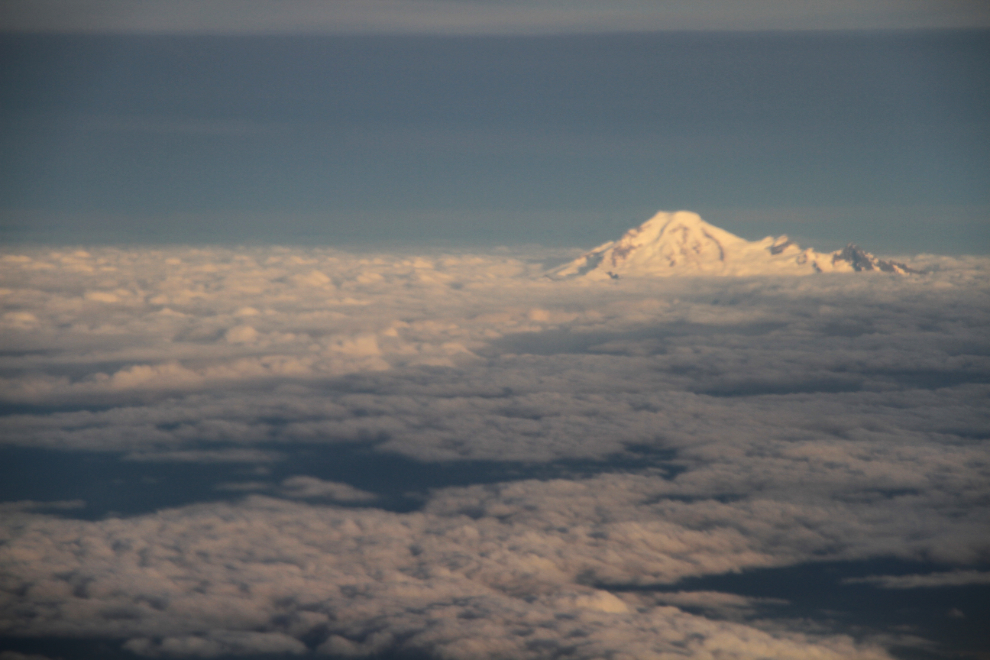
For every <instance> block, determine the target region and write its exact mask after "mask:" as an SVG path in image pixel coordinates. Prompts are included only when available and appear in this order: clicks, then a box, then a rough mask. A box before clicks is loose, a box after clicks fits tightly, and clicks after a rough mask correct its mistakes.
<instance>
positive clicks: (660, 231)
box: [548, 211, 914, 279]
mask: <svg viewBox="0 0 990 660" xmlns="http://www.w3.org/2000/svg"><path fill="white" fill-rule="evenodd" d="M865 270H879V271H885V272H893V273H901V274H905V273H910V272H914V271H912V270H911V269H910V268H908V267H907V266H905V265H904V264H899V263H894V262H891V261H884V260H882V259H879V258H877V257H875V256H873V255H872V254H870V253H869V252H864V251H863V250H861V249H860V248H858V247H856V246H855V245H853V244H852V243H850V244H849V245H848V246H846V247H845V248H844V249H842V250H836V251H835V252H830V253H826V254H822V253H819V252H815V251H814V250H813V249H811V248H807V249H804V250H802V249H801V248H800V247H798V245H797V244H795V243H793V242H792V241H791V240H790V239H788V238H787V236H779V237H777V238H774V237H772V236H768V237H766V238H764V239H763V240H760V241H747V240H746V239H744V238H740V237H739V236H736V235H735V234H731V233H729V232H727V231H725V230H724V229H719V228H718V227H716V226H714V225H710V224H708V223H707V222H705V221H704V220H702V219H701V217H700V216H698V214H697V213H691V212H688V211H678V212H676V213H667V212H664V211H661V212H660V213H657V214H656V215H655V216H653V217H652V218H650V219H649V220H647V221H646V222H644V223H643V224H641V225H640V226H639V227H635V228H633V229H630V230H629V231H627V232H626V233H625V235H624V236H622V238H620V239H619V240H617V241H609V242H608V243H605V244H603V245H599V246H598V247H596V248H595V249H593V250H591V251H590V252H586V253H585V254H583V255H581V256H580V257H578V258H577V259H575V260H574V261H572V262H570V263H567V264H564V265H563V266H560V267H559V268H556V269H554V270H552V271H550V272H549V273H548V275H549V277H551V278H553V279H569V278H573V277H586V278H589V279H609V278H613V279H614V278H619V277H656V276H670V275H736V276H745V275H774V274H781V275H784V274H792V275H802V274H811V273H823V272H853V271H865Z"/></svg>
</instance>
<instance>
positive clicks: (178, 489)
mask: <svg viewBox="0 0 990 660" xmlns="http://www.w3.org/2000/svg"><path fill="white" fill-rule="evenodd" d="M195 447H197V451H189V452H182V451H178V452H164V453H161V454H154V453H149V454H147V455H145V456H142V455H127V454H118V453H116V452H93V451H71V450H57V451H56V450H50V449H35V448H29V447H9V446H7V447H0V462H2V463H3V465H4V466H5V467H4V471H5V478H4V480H3V483H2V485H0V503H2V502H12V503H16V502H25V501H31V502H37V503H38V506H37V509H38V510H40V511H44V512H45V513H48V514H49V515H59V516H61V517H64V518H75V519H79V520H100V519H103V518H107V517H120V516H136V515H141V514H147V513H153V512H155V511H157V510H159V509H165V508H171V507H181V506H186V505H189V504H195V503H199V502H219V501H236V500H239V499H241V498H243V497H244V496H245V495H246V494H250V493H259V494H263V495H269V496H273V497H290V498H291V497H300V495H296V494H294V493H293V492H292V490H291V489H287V488H286V487H285V482H286V480H289V479H294V478H299V477H311V478H315V479H317V480H320V481H326V482H332V483H343V484H347V485H348V486H352V487H353V488H356V489H358V490H359V491H364V492H367V493H370V494H371V495H373V497H369V498H367V499H359V500H356V501H352V502H349V501H346V500H345V501H341V500H340V499H337V498H334V497H333V494H332V493H330V494H329V495H328V496H321V495H320V494H319V493H317V494H315V495H313V496H311V497H306V496H305V493H304V494H303V495H302V499H305V500H307V501H309V502H312V503H317V504H319V503H325V504H326V503H329V504H333V505H335V506H357V507H374V508H378V509H383V510H385V511H395V512H400V513H408V512H410V511H417V510H419V509H420V508H422V506H423V504H424V503H425V502H426V501H427V500H428V498H429V494H430V492H431V491H432V490H435V489H441V488H450V487H456V486H470V485H479V484H494V483H504V482H511V481H522V480H530V479H536V480H542V481H547V480H553V479H586V478H588V477H591V476H594V475H600V474H612V473H614V474H624V473H629V474H633V473H635V474H648V475H651V476H652V477H655V478H658V479H672V478H674V477H675V476H676V475H677V474H679V473H681V472H683V471H684V470H685V467H684V465H683V464H680V463H678V462H676V460H675V459H676V452H675V451H673V450H658V449H657V448H655V447H652V446H633V447H629V448H627V452H625V453H624V454H621V455H617V456H609V457H606V458H605V459H604V460H591V459H560V460H556V461H552V462H547V463H528V462H521V461H496V460H462V461H456V462H450V461H445V462H427V461H419V460H416V459H414V458H410V457H407V456H402V455H399V454H390V453H381V452H377V451H375V447H374V445H368V444H364V443H347V442H343V443H334V444H324V445H321V444H315V443H307V444H296V445H293V444H284V443H278V444H261V445H252V447H253V449H254V451H255V453H262V452H266V451H267V452H268V456H265V457H260V458H261V461H259V457H257V456H253V455H248V456H246V457H243V458H241V457H239V456H238V455H237V454H236V452H235V453H234V455H232V456H230V455H229V454H230V450H229V449H227V448H226V447H225V446H221V445H211V444H210V443H204V442H199V443H196V444H195ZM211 449H221V450H226V451H217V452H214V455H211V454H210V451H211ZM68 500H81V505H77V506H73V507H72V508H68V507H64V508H59V507H45V506H44V503H45V502H52V501H56V502H62V501H68Z"/></svg>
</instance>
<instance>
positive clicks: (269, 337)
mask: <svg viewBox="0 0 990 660" xmlns="http://www.w3.org/2000/svg"><path fill="white" fill-rule="evenodd" d="M541 257H542V255H539V254H537V253H531V254H527V253H523V252H520V253H517V254H511V253H508V252H498V251H496V252H493V253H490V254H479V255H463V254H432V255H404V254H396V255H353V254H346V253H342V252H338V251H333V250H319V249H295V248H292V249H290V248H245V249H240V250H233V249H231V250H225V249H214V248H209V249H206V248H197V249H192V248H170V249H158V250H151V249H140V250H139V249H116V248H100V249H91V250H88V251H85V252H84V251H72V250H49V249H32V250H26V251H21V252H19V253H16V254H14V253H10V254H7V255H4V256H3V257H2V261H0V278H2V281H0V329H2V334H0V349H2V356H0V367H2V369H0V403H2V404H3V406H4V409H5V413H6V414H4V415H3V416H0V437H2V443H3V445H2V446H3V447H5V448H7V449H11V448H15V447H20V448H25V447H27V448H46V449H49V450H86V451H90V452H117V453H118V454H114V455H113V456H114V458H113V459H112V460H117V459H116V457H117V456H119V457H120V458H121V459H123V460H126V461H131V463H128V464H127V465H135V463H133V462H144V463H150V462H156V461H157V462H167V463H170V464H171V465H170V466H169V467H170V468H172V467H176V466H179V467H181V466H182V464H195V465H200V464H215V465H214V466H216V465H225V464H226V465H234V466H236V465H241V466H242V467H243V469H244V471H243V472H242V473H241V475H242V476H243V475H244V474H248V475H249V476H247V477H245V480H244V481H231V479H232V477H231V476H230V474H228V473H225V474H224V476H223V477H222V482H220V483H217V484H214V486H215V489H214V490H213V491H212V492H214V493H216V494H217V496H218V497H219V496H224V494H228V495H229V496H230V497H234V498H239V497H242V496H243V495H244V494H245V493H250V492H263V493H265V494H266V496H265V497H262V496H258V495H249V496H248V497H247V498H246V499H244V500H238V501H234V502H227V503H211V504H199V505H194V506H188V507H184V508H179V509H172V510H166V511H159V512H149V513H147V514H145V515H139V516H135V517H132V518H127V519H119V518H108V519H106V520H98V521H80V520H71V519H68V518H60V517H57V516H56V515H55V514H57V513H59V512H60V511H61V512H71V509H68V508H66V507H68V506H70V505H72V506H77V505H78V503H75V504H73V503H68V504H67V503H62V504H58V503H56V504H52V505H51V508H50V509H44V508H42V507H43V506H44V505H42V504H39V503H38V502H24V501H21V502H16V503H7V504H4V505H2V506H0V515H2V516H3V522H2V523H0V534H2V535H3V544H2V545H0V611H2V614H0V630H2V631H3V632H4V633H11V632H13V631H15V630H16V631H22V632H24V633H27V634H32V635H38V636H47V635H56V634H57V635H70V636H71V635H79V636H87V635H89V636H101V637H107V636H110V637H118V638H127V639H128V640H129V641H128V642H127V645H126V648H127V649H129V650H131V651H133V652H135V653H140V654H144V655H148V656H166V655H188V656H199V657H211V656H217V655H225V654H244V653H262V652H270V653H286V654H290V653H297V652H298V653H303V652H305V653H326V654H331V655H336V656H339V657H348V656H353V657H360V656H362V655H365V656H367V655H373V654H376V653H385V652H391V651H395V650H403V651H409V652H424V653H426V654H429V655H430V656H433V657H444V658H471V657H490V656H497V655H499V654H501V655H502V656H506V657H518V658H542V657H555V656H559V655H561V654H564V653H567V654H569V655H570V656H572V657H578V658H582V657H583V658H595V657H615V658H619V657H624V656H623V654H625V655H626V656H628V657H630V658H632V657H635V658H651V657H656V658H667V657H682V656H684V655H688V656H689V657H699V658H704V657H739V658H743V657H788V658H790V657H814V654H816V653H817V654H818V657H823V658H828V657H836V658H839V657H842V658H846V657H864V658H867V657H878V658H879V657H885V656H884V652H883V651H882V650H879V649H877V648H873V647H871V646H869V645H862V644H860V645H857V644H856V643H854V642H853V641H851V640H850V639H848V638H845V637H843V636H841V635H839V634H832V633H828V632H821V633H820V634H810V633H808V632H807V631H805V632H800V631H799V630H798V629H797V628H795V626H793V625H791V624H790V623H787V622H786V621H784V622H779V621H778V622H769V623H768V622H767V621H765V620H764V619H760V618H758V617H756V615H755V614H754V612H756V611H757V610H759V608H760V607H761V605H760V603H759V602H757V601H754V600H752V599H744V598H742V597H739V596H734V595H732V594H720V593H715V592H711V591H695V592H685V591H684V590H678V591H673V592H670V591H658V592H651V591H649V587H650V586H651V585H654V586H655V585H666V586H667V587H665V588H670V587H669V585H672V584H674V583H676V582H677V581H678V580H679V579H681V578H685V577H691V576H700V575H708V574H715V573H723V572H731V571H738V570H742V569H746V568H755V567H779V566H787V565H791V564H795V563H799V562H807V561H818V560H824V559H829V560H841V559H863V558H871V557H890V556H894V557H901V558H906V559H921V558H924V559H927V560H934V561H939V562H944V563H949V564H955V565H957V566H958V567H959V568H958V570H957V571H954V572H949V573H943V574H941V575H943V576H944V581H945V582H944V583H945V584H962V583H963V582H959V580H963V579H965V580H968V581H969V582H966V583H973V582H974V581H975V582H980V581H981V580H982V578H981V577H980V576H982V575H983V574H984V573H985V571H983V568H982V564H981V562H985V561H986V560H987V558H988V556H990V534H988V531H987V530H990V513H988V510H987V507H986V506H985V504H986V501H987V497H988V496H990V486H988V484H990V455H988V453H987V446H986V438H987V436H988V433H990V418H988V416H987V412H986V410H987V409H986V406H985V402H986V397H987V395H988V393H990V359H988V358H987V356H988V355H990V343H988V340H987V338H986V333H985V329H986V327H987V321H988V320H990V319H988V316H990V311H988V310H990V304H988V303H990V287H988V286H987V282H988V281H990V279H988V277H987V275H988V270H990V261H988V260H987V259H981V258H955V259H952V258H945V257H935V256H921V257H918V258H916V259H912V260H911V263H912V264H913V265H917V266H919V267H923V268H927V269H929V270H931V271H932V272H931V274H929V275H925V276H909V277H897V276H888V275H883V274H880V275H866V276H864V275H822V276H809V277H804V278H799V279H789V278H737V279H720V280H717V281H713V280H708V279H704V278H683V279H665V280H663V281H662V282H655V281H647V280H644V281H631V280H629V281H626V280H620V281H607V282H583V281H573V282H553V281H550V280H548V279H546V278H544V277H542V272H543V266H542V265H541V264H540V262H539V259H540V258H541ZM326 445H340V446H343V445H346V446H349V447H360V448H363V451H364V452H365V453H367V454H371V455H375V453H377V454H378V455H380V456H388V455H392V456H395V455H398V456H401V457H403V458H404V459H407V460H409V461H411V462H416V463H415V464H417V465H429V464H431V463H441V464H445V465H459V464H461V462H465V461H467V462H469V463H464V464H465V465H476V464H479V463H480V464H484V465H500V466H503V467H502V468H501V471H500V472H496V474H498V475H502V476H501V477H499V479H500V482H499V483H492V484H487V485H473V486H464V487H456V488H455V487H439V486H442V484H428V485H427V487H424V488H423V489H422V490H421V491H420V492H417V493H414V495H415V496H416V497H418V498H420V501H421V502H422V507H421V508H420V509H419V510H416V511H412V512H404V513H403V512H395V511H386V510H383V509H381V508H377V507H381V506H384V504H383V502H384V501H385V500H386V499H387V498H385V497H382V496H380V494H379V493H377V492H372V491H374V490H375V489H374V488H373V487H371V486H367V485H362V484H360V483H357V481H356V480H355V482H354V483H349V482H348V479H347V475H344V476H335V477H333V478H326V475H316V474H306V473H304V472H305V470H302V469H299V467H298V464H293V467H292V468H291V470H292V471H288V472H282V473H281V474H280V475H279V476H277V477H271V476H268V475H266V474H265V473H264V472H251V471H250V470H249V469H248V467H249V466H251V465H254V466H257V467H258V468H259V469H262V468H264V469H268V468H272V467H273V466H277V465H286V464H288V462H289V460H290V459H291V457H293V456H294V452H296V451H297V450H299V449H300V447H302V448H313V447H321V446H326ZM108 460H110V459H108ZM238 469H241V468H238ZM287 469H289V468H287ZM465 469H466V470H467V469H469V468H465ZM541 470H542V472H541ZM534 474H537V475H542V476H543V479H542V480H539V479H534V478H532V477H533V476H534ZM220 480H221V477H218V481H220ZM469 481H470V479H466V480H464V481H461V482H459V483H467V482H469ZM431 485H432V486H435V487H433V488H432V489H430V488H428V486H431ZM30 497H32V498H34V499H37V497H36V496H34V495H32V496H30ZM59 497H60V498H61V496H59ZM24 499H26V498H24ZM53 499H55V498H53ZM301 500H302V501H301ZM320 502H323V503H326V502H332V503H335V504H336V505H340V506H321V505H319V503H320ZM44 512H50V513H51V515H43V513H44ZM939 575H940V574H935V575H934V576H933V575H926V576H918V577H917V580H915V582H917V584H918V586H921V584H922V583H928V582H932V581H933V580H935V581H937V580H942V579H943V577H938V576H939ZM960 576H964V577H960ZM974 576H975V577H974ZM908 577H910V576H908ZM908 577H892V576H874V577H873V578H869V580H870V581H869V584H877V585H881V586H904V585H908V583H909V582H911V580H909V579H908ZM888 578H889V579H888ZM926 580H927V581H928V582H925V581H926ZM954 580H955V581H954ZM911 585H914V582H912V583H911ZM636 589H639V590H638V591H637V590H636ZM760 616H764V615H763V614H761V615H760Z"/></svg>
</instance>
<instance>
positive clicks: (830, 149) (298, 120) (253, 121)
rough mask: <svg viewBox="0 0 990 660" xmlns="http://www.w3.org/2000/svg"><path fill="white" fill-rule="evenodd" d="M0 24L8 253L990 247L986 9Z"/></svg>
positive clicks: (182, 6)
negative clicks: (147, 246) (254, 247)
mask: <svg viewBox="0 0 990 660" xmlns="http://www.w3.org/2000/svg"><path fill="white" fill-rule="evenodd" d="M5 6H6V11H5V12H4V19H3V20H2V22H0V26H2V27H3V29H4V30H5V31H4V32H3V33H2V34H0V53H2V55H0V58H2V61H3V62H4V64H5V66H4V67H3V69H2V71H0V99H2V100H0V108H2V113H3V115H2V123H3V127H4V130H3V137H2V144H0V147H2V149H0V151H2V156H0V168H2V169H0V173H2V179H3V182H2V184H0V185H2V188H0V222H2V226H0V231H2V234H0V236H2V237H3V239H4V240H6V241H21V240H28V241H46V242H84V243H87V242H107V241H111V242H113V241H128V242H133V241H139V242H149V241H150V242H159V241H168V242H176V241H178V242H189V241H191V242H198V241H207V242H239V241H248V242H259V241H260V242H279V243H286V242H287V243H294V242H307V243H309V242H313V243H319V244H341V243H379V242H382V241H387V242H390V243H403V242H416V243H432V242H435V241H442V242H443V241H445V242H448V243H484V244H492V243H526V242H536V243H542V244H548V245H586V244H590V243H597V242H601V241H602V240H606V239H609V238H613V237H615V236H616V235H617V234H618V233H620V232H621V231H623V230H624V229H626V228H628V227H630V226H633V225H635V224H638V223H639V222H642V221H643V220H645V219H646V218H647V217H649V215H651V214H652V213H653V212H654V211H655V210H657V209H677V208H686V209H691V210H697V211H699V212H701V213H702V214H703V216H704V217H705V218H706V219H708V220H710V221H712V222H714V223H715V224H718V225H721V226H724V227H726V228H727V229H730V230H731V231H735V232H737V233H740V234H742V235H744V236H746V237H748V238H757V237H761V236H763V235H765V234H770V233H772V234H779V233H785V232H786V233H789V234H791V235H794V236H797V237H799V238H801V239H802V240H804V241H806V242H807V241H813V242H814V244H815V245H816V247H822V248H826V247H833V246H837V245H838V244H840V243H843V242H845V241H847V240H854V241H857V242H859V243H863V244H866V246H867V247H869V248H873V249H874V250H875V251H880V252H885V251H886V252H891V251H895V252H896V251H915V250H935V251H947V252H973V251H975V252H985V251H986V250H987V248H988V239H987V237H988V233H990V232H988V220H987V217H988V213H990V195H988V192H987V191H988V190H990V119H988V118H990V69H988V66H987V65H988V63H990V32H988V31H987V30H986V28H987V26H988V25H990V20H988V15H990V13H988V11H987V9H986V7H985V5H984V4H983V3H977V2H973V3H967V2H949V3H945V2H943V3H932V2H914V3H912V2H898V3H887V2H867V3H848V2H831V3H816V5H815V6H816V9H815V11H814V12H811V11H809V10H806V9H801V10H798V9H795V5H794V3H779V2H749V3H673V4H670V5H665V8H664V9H663V10H658V9H657V8H656V6H655V3H636V2H627V3H619V4H616V5H611V4H610V5H609V6H610V7H611V10H610V11H609V12H602V11H601V10H600V9H597V8H596V7H598V5H596V4H591V3H587V4H582V3H566V4H565V3H553V2H545V3H540V2H537V3H470V2H422V3H412V4H410V3H399V2H381V3H369V2H363V3H358V2H341V3H292V4H290V5H283V4H281V3H279V4H278V5H275V4H271V3H266V2H255V3H238V5H237V7H236V10H235V8H234V6H233V5H230V4H229V3H225V2H207V3H196V5H195V7H193V5H191V4H187V3H181V2H170V3H157V2H149V3H140V4H127V5H126V7H125V6H124V5H120V4H118V3H115V2H83V3H71V4H65V3H59V2H42V3H18V2H8V3H5ZM410 8H414V9H415V11H413V10H411V9H410ZM125 9H126V10H125ZM731 28H739V29H737V30H735V31H731V30H730V31H728V32H726V31H724V30H727V29H731ZM835 28H840V29H844V30H848V29H850V28H869V29H868V30H852V31H845V32H843V31H838V32H837V31H822V30H832V29H835ZM905 28H910V29H905ZM669 29H680V30H682V31H680V32H669V31H657V30H669ZM768 29H769V30H772V31H765V30H768ZM754 30H756V31H754ZM760 30H764V31H760ZM877 30H880V31H877Z"/></svg>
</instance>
